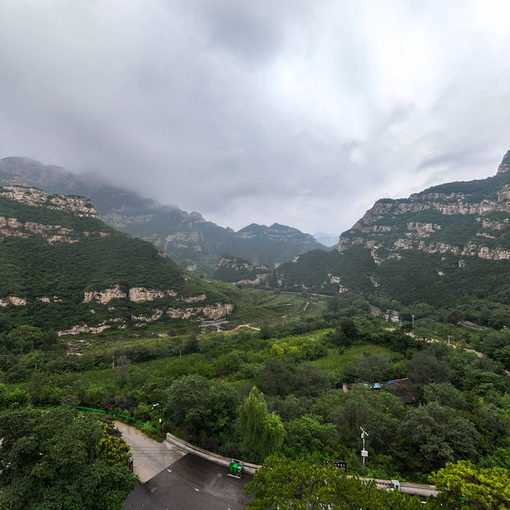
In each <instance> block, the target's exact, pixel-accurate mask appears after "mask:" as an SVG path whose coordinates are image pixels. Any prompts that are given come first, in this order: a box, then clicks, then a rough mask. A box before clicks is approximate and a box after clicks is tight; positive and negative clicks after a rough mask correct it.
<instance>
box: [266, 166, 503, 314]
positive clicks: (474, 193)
mask: <svg viewBox="0 0 510 510" xmlns="http://www.w3.org/2000/svg"><path fill="white" fill-rule="evenodd" d="M506 159H508V156H507V157H506ZM505 165H506V163H505V161H504V162H503V163H502V165H501V166H500V170H499V172H498V174H497V175H496V176H494V177H489V178H487V179H482V180H477V181H468V182H452V183H448V184H443V185H440V186H435V187H432V188H429V189H427V190H425V191H423V192H421V193H417V194H414V195H411V197H409V198H407V199H398V200H390V199H382V200H379V201H378V202H377V203H376V204H375V205H374V207H373V208H372V209H370V210H369V211H368V212H367V213H366V214H365V215H364V216H363V218H361V219H360V220H359V221H358V222H357V223H356V224H355V225H354V226H353V227H352V228H351V229H350V230H348V231H347V232H344V233H343V234H342V235H341V237H340V241H339V243H338V246H337V248H336V251H335V252H334V253H324V252H322V251H314V252H310V253H307V254H304V255H301V256H300V257H299V259H298V260H297V261H296V262H294V263H287V264H283V265H281V266H279V267H278V268H277V269H276V270H275V272H274V278H273V279H272V281H273V282H275V283H276V285H277V286H278V287H280V288H283V289H287V290H298V291H302V290H313V291H316V292H324V293H329V294H338V293H342V292H346V291H348V290H354V291H362V292H364V293H367V294H369V295H372V296H374V297H375V298H378V299H380V300H381V299H382V301H384V299H388V300H391V299H395V300H397V301H399V302H402V303H404V304H416V303H428V304H430V305H433V306H436V307H440V308H441V307H463V306H464V307H467V308H469V304H470V303H473V306H472V310H471V311H472V312H473V313H474V314H475V315H476V313H478V314H479V313H481V310H482V308H483V306H485V304H484V303H499V304H500V305H501V306H502V307H503V308H505V309H506V307H507V306H508V305H510V272H509V271H508V263H509V260H510V172H508V171H506V170H505V169H506V168H507V166H505ZM467 308H466V312H468V310H467ZM475 310H478V311H477V312H476V313H475ZM469 313H470V312H469ZM473 318H476V317H475V316H473Z"/></svg>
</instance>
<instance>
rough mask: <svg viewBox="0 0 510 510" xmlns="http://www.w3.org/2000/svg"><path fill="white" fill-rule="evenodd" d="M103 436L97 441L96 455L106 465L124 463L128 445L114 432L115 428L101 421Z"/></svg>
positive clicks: (127, 456)
mask: <svg viewBox="0 0 510 510" xmlns="http://www.w3.org/2000/svg"><path fill="white" fill-rule="evenodd" d="M101 428H102V431H103V437H102V438H101V439H100V440H99V441H98V443H97V447H98V457H99V458H100V459H101V460H104V461H105V462H106V463H107V464H108V465H110V466H113V465H115V464H126V463H127V461H128V459H129V446H128V445H127V444H126V441H124V439H122V437H120V435H118V434H116V433H115V431H116V429H115V428H114V427H113V426H112V425H110V424H108V423H104V422H101Z"/></svg>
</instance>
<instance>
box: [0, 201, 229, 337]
mask: <svg viewBox="0 0 510 510" xmlns="http://www.w3.org/2000/svg"><path fill="white" fill-rule="evenodd" d="M0 217H4V218H7V220H12V221H11V225H12V224H14V225H15V226H14V227H10V228H6V229H4V231H2V232H0V239H1V242H0V273H1V274H2V278H1V282H0V300H1V299H2V298H4V299H6V298H8V297H9V296H15V297H18V298H21V299H23V300H25V301H26V304H21V305H20V306H14V305H13V304H10V303H9V302H8V301H7V302H6V303H4V304H5V306H2V307H0V321H4V323H7V324H11V325H19V324H32V325H35V326H41V327H44V328H45V329H49V328H55V329H61V328H63V327H68V326H72V325H75V324H82V323H87V324H89V325H92V326H94V325H98V324H101V323H104V321H109V320H112V321H113V320H115V321H117V322H119V321H120V322H128V323H129V322H130V321H131V320H132V319H131V317H132V316H133V315H144V314H145V315H146V316H151V315H152V313H153V310H154V309H157V308H158V307H165V306H171V307H172V308H177V309H182V308H194V307H199V306H206V305H208V304H212V303H225V302H229V301H230V298H229V297H228V296H226V295H225V293H224V289H222V290H220V289H219V287H218V286H216V287H214V288H213V287H211V286H209V285H208V284H207V283H206V282H204V281H202V280H200V279H198V278H195V277H193V276H191V275H188V274H186V273H185V272H184V271H183V270H182V269H181V268H180V267H178V266H177V265H176V264H175V263H174V262H173V261H172V260H171V259H169V258H167V257H162V256H161V254H160V253H158V251H157V249H156V248H155V247H154V246H153V245H152V244H150V243H148V242H146V241H142V240H140V239H135V238H131V237H130V236H128V235H127V234H124V233H121V232H119V231H116V230H114V229H112V228H111V227H109V226H107V225H106V224H104V223H103V222H101V221H100V220H96V219H93V218H84V217H79V216H77V215H75V214H73V213H72V212H68V211H65V210H50V209H48V208H46V207H32V206H28V205H26V204H24V203H20V202H17V201H13V200H8V199H6V198H3V197H0ZM15 221H17V222H16V223H13V222H15ZM34 225H35V226H34ZM55 226H56V227H65V228H66V229H69V231H67V230H65V231H64V234H63V235H62V236H59V237H58V238H57V239H51V238H50V235H49V234H47V233H46V230H45V228H47V227H55ZM27 228H28V230H27ZM0 230H1V229H0ZM115 286H118V287H119V288H120V289H121V290H122V291H123V292H124V293H127V292H128V291H129V289H130V288H133V287H141V288H148V289H153V290H159V289H161V290H164V291H165V290H170V291H171V292H172V294H173V293H174V294H175V295H176V296H173V295H167V296H163V297H156V298H154V299H153V300H152V301H150V302H136V303H135V302H133V301H129V300H127V299H113V300H112V301H110V302H108V303H103V304H101V303H99V302H97V300H92V301H91V302H89V303H85V302H84V293H85V292H87V291H92V290H107V289H109V288H112V287H115ZM202 294H204V298H203V299H201V300H200V301H199V302H198V301H197V302H186V301H183V300H182V299H178V298H186V297H188V296H197V295H202ZM91 310H92V312H91Z"/></svg>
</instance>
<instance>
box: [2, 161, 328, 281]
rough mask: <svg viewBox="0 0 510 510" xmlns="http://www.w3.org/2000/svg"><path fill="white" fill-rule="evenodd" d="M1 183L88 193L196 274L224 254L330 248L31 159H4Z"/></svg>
mask: <svg viewBox="0 0 510 510" xmlns="http://www.w3.org/2000/svg"><path fill="white" fill-rule="evenodd" d="M0 182H3V183H8V184H16V185H22V186H35V187H38V188H42V189H44V190H46V191H48V192H50V193H64V194H70V193H71V194H78V195H83V196H87V197H89V198H90V199H91V200H92V201H93V203H94V205H95V206H96V208H97V211H98V212H99V214H100V216H101V218H102V219H103V220H104V221H105V222H106V223H108V224H109V225H111V226H113V227H115V228H118V229H120V230H123V231H124V232H127V233H129V234H131V235H134V236H136V237H140V238H141V239H145V240H147V241H150V242H152V243H154V244H155V245H156V246H157V247H158V248H159V249H161V250H163V251H165V252H166V253H167V254H168V255H169V256H170V257H171V258H172V259H174V260H175V261H176V262H177V263H178V264H180V265H181V266H182V267H185V268H186V269H188V270H189V271H192V272H194V273H196V274H206V275H212V274H213V273H214V271H215V269H216V265H217V263H218V260H219V259H220V258H221V256H222V255H223V254H225V253H228V254H230V255H233V256H235V257H241V258H246V259H248V260H249V261H250V262H253V263H255V264H266V265H269V266H275V265H278V264H281V263H283V262H286V261H289V260H292V259H293V258H295V257H296V256H298V255H300V254H302V253H305V252H306V251H309V250H314V249H321V248H324V249H326V247H325V246H323V245H322V244H320V243H318V242H317V241H316V240H315V239H314V238H313V237H312V236H311V235H309V234H304V233H302V232H300V231H299V230H297V229H294V228H292V227H287V226H284V225H278V224H277V223H275V224H274V225H271V226H270V227H266V226H265V225H256V224H251V225H249V226H247V227H245V228H243V229H241V230H239V231H238V232H235V231H234V230H232V229H230V228H223V227H220V226H219V225H216V224H215V223H212V222H210V221H206V220H205V219H204V218H203V217H202V216H201V215H200V214H199V213H197V212H191V213H188V212H186V211H183V210H181V209H179V208H177V207H171V206H163V205H161V204H158V203H157V202H156V201H154V200H151V199H147V198H144V197H141V196H140V195H139V194H137V193H134V192H130V191H127V190H124V189H122V188H118V187H114V186H109V185H107V184H105V183H104V182H103V181H102V180H101V179H98V178H97V177H94V176H92V175H89V174H81V175H74V174H71V173H70V172H67V171H66V170H64V169H62V168H60V167H55V166H47V165H42V164H41V163H39V162H37V161H34V160H31V159H28V158H19V157H9V158H3V159H0Z"/></svg>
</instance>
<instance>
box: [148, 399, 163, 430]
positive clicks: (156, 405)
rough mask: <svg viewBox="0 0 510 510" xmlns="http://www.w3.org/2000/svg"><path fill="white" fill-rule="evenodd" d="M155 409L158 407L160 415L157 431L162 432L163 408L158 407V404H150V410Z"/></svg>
mask: <svg viewBox="0 0 510 510" xmlns="http://www.w3.org/2000/svg"><path fill="white" fill-rule="evenodd" d="M155 407H159V409H160V413H159V431H160V432H162V431H163V408H162V407H161V406H160V404H159V402H158V403H157V404H152V406H151V409H154V408H155Z"/></svg>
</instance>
